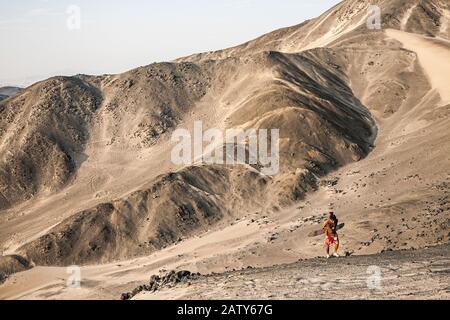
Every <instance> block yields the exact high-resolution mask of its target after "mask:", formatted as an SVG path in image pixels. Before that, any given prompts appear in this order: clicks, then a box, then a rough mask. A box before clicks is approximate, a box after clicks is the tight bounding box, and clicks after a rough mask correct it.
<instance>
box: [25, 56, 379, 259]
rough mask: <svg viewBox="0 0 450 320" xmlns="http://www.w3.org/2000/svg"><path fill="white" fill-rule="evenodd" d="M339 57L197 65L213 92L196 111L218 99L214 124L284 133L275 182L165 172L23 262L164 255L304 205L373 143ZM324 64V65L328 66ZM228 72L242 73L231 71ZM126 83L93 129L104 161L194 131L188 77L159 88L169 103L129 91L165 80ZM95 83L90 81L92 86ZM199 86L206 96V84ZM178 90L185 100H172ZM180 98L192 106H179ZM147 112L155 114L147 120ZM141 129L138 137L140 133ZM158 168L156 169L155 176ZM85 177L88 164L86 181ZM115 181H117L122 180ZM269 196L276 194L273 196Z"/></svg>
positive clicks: (32, 250) (245, 172)
mask: <svg viewBox="0 0 450 320" xmlns="http://www.w3.org/2000/svg"><path fill="white" fill-rule="evenodd" d="M334 59H335V58H334V56H333V54H332V53H330V52H328V51H327V50H315V51H314V52H308V53H305V54H298V55H285V54H281V53H276V52H268V53H259V54H257V55H255V56H254V57H250V58H246V59H242V60H241V59H236V58H230V59H225V60H223V61H219V62H217V63H200V64H199V65H198V66H197V67H196V70H198V72H199V73H201V74H202V75H204V79H210V80H209V84H208V85H209V86H210V88H209V89H208V90H203V91H202V90H200V92H201V93H202V95H204V97H201V99H200V100H199V102H198V103H197V105H200V108H211V107H210V106H208V105H206V103H205V102H203V101H202V99H207V102H209V101H211V99H212V97H210V96H209V95H214V98H215V99H217V100H218V101H222V103H221V104H217V102H216V106H215V112H214V113H215V116H212V115H211V114H208V117H207V118H206V121H207V123H208V124H209V126H211V127H218V128H224V127H233V128H235V127H243V128H257V129H259V128H277V129H280V139H281V142H280V153H281V155H280V160H281V161H280V165H281V170H280V174H279V175H278V176H276V177H273V178H270V177H265V176H261V174H260V173H258V172H256V171H255V169H253V168H251V167H241V168H239V167H235V168H226V167H224V168H223V169H220V168H216V167H214V166H201V167H188V168H185V169H183V171H181V172H178V173H174V174H172V173H170V174H163V173H164V171H161V172H160V173H159V174H163V176H161V177H160V178H157V179H156V180H155V181H152V180H151V179H149V178H147V177H146V176H142V177H141V178H140V179H141V182H140V183H142V185H139V184H138V183H139V181H134V183H135V184H136V185H135V186H136V187H139V190H138V191H136V192H135V193H133V194H131V195H126V196H124V197H121V198H118V199H115V200H113V201H111V202H107V203H103V204H99V205H97V206H95V207H93V208H92V209H88V210H85V211H83V212H82V213H81V214H76V215H75V216H73V217H71V218H69V219H68V220H65V221H63V222H62V223H61V224H60V225H59V226H58V227H56V228H54V229H52V230H50V232H49V234H48V235H45V236H43V237H42V238H40V239H38V240H37V241H36V242H33V243H31V244H30V245H27V246H26V247H25V251H26V255H27V256H28V257H30V258H32V259H33V261H34V262H36V263H39V264H60V263H67V264H69V263H94V262H106V261H110V260H111V259H123V258H129V257H132V256H134V255H143V254H148V253H151V252H153V251H154V250H157V249H161V248H162V247H164V246H166V245H168V244H172V243H175V242H177V241H178V239H180V238H182V237H187V236H189V235H191V234H192V232H194V231H196V232H199V231H201V230H206V229H207V228H209V226H210V225H212V224H213V223H217V222H218V221H220V220H222V222H226V221H227V219H226V218H228V220H229V219H230V218H233V219H236V218H237V217H241V216H242V215H243V214H245V213H249V212H254V211H258V210H266V209H265V208H267V207H269V210H270V206H279V205H282V206H285V205H289V204H291V203H292V202H293V201H296V200H299V199H302V198H303V197H304V195H305V193H306V192H307V191H308V190H314V189H315V188H316V176H315V175H318V176H319V175H323V174H325V173H327V172H329V171H330V170H331V169H333V168H335V167H336V166H340V165H344V164H346V163H349V162H352V161H357V160H359V159H361V158H362V157H364V156H365V155H366V154H367V152H368V151H369V150H370V148H371V145H372V142H373V138H374V136H375V131H374V124H373V122H372V119H371V117H370V114H369V113H368V112H367V110H366V109H365V108H364V107H363V106H362V105H361V104H360V102H359V101H358V100H357V99H355V97H354V96H353V94H352V91H351V90H350V88H349V87H348V86H347V84H346V83H345V82H344V81H343V80H342V78H343V77H344V75H343V74H342V73H341V71H340V70H339V68H331V69H330V65H335V66H336V65H337V64H336V63H335V62H333V61H334ZM322 61H326V62H325V64H324V63H323V62H322ZM167 66H170V67H173V68H185V65H184V64H182V65H167V64H165V65H162V66H160V65H155V66H152V68H155V69H156V68H161V67H167ZM187 66H189V64H188V65H187ZM230 70H235V71H234V72H231V73H230ZM249 70H252V72H249ZM137 72H142V70H138V71H137ZM132 73H133V72H132ZM128 77H129V75H128V74H126V75H124V76H123V78H124V79H123V78H122V79H120V80H115V81H117V82H119V83H124V84H126V87H129V83H130V81H132V85H131V86H130V87H129V90H128V91H126V92H117V91H113V93H111V91H109V90H111V89H110V88H111V87H113V85H110V84H109V83H110V82H109V81H110V80H109V79H106V81H108V82H107V83H108V84H107V85H106V86H105V85H103V84H102V85H101V86H99V88H100V87H101V88H102V90H103V91H102V92H104V95H103V96H104V97H106V98H104V103H103V104H102V106H101V107H100V110H99V111H98V115H99V118H98V122H99V123H102V124H106V125H103V126H100V127H99V128H95V129H94V131H95V130H98V129H100V130H101V135H102V137H108V138H109V140H108V141H107V142H103V143H102V142H100V144H99V145H102V144H103V145H104V146H106V148H105V149H104V152H107V154H106V155H102V156H103V157H106V156H107V155H108V152H109V150H110V148H113V149H114V148H115V147H116V146H123V145H124V142H125V141H129V142H128V146H129V147H128V148H127V149H128V150H130V151H132V150H134V152H139V150H142V149H144V150H146V149H148V148H149V150H151V149H152V148H155V147H156V148H157V147H158V144H167V143H168V142H167V138H166V137H165V135H164V134H165V133H166V132H165V131H167V132H170V129H172V127H174V126H176V125H177V124H178V123H183V124H184V125H186V124H189V123H190V124H189V125H188V128H189V127H190V126H191V125H192V120H191V119H190V118H189V117H188V116H186V115H189V112H197V111H198V108H199V107H195V99H198V97H195V96H194V97H193V98H192V102H191V104H189V103H188V102H189V101H190V100H189V97H188V94H187V93H184V92H183V89H184V87H183V83H184V82H183V80H184V79H186V78H187V76H186V75H185V74H182V73H181V74H180V75H179V76H178V77H179V78H180V79H181V80H178V82H175V81H174V82H170V84H171V85H172V86H174V87H171V88H170V90H167V91H166V92H164V91H162V90H159V91H156V92H158V93H159V94H161V95H162V94H164V97H166V102H163V101H162V99H161V100H158V99H157V97H158V96H157V95H155V94H149V95H148V99H145V98H146V97H147V95H137V94H136V95H133V94H131V93H130V91H133V90H136V91H139V90H140V91H142V90H155V89H154V88H153V87H154V86H157V85H158V83H155V84H151V85H150V86H149V87H148V88H149V89H142V87H140V84H139V83H140V80H138V79H139V78H136V77H134V78H133V80H131V79H128ZM86 79H87V78H86ZM169 79H172V78H169ZM96 80H97V79H93V80H91V82H92V83H93V84H95V81H96ZM101 81H105V79H101ZM195 81H196V82H195V83H198V81H199V80H195ZM113 82H114V80H113ZM236 83H238V84H240V85H239V86H236ZM133 87H134V88H133ZM199 87H200V89H201V85H199ZM205 87H206V86H205ZM144 88H146V86H144ZM262 88H264V90H262ZM244 89H246V90H244ZM172 91H173V92H175V94H177V95H180V96H182V98H179V97H177V96H175V97H173V98H171V92H172ZM152 92H153V91H152ZM175 94H174V95H175ZM136 97H139V98H140V100H139V102H137V103H133V100H131V99H136ZM124 98H125V101H124V100H123V99H124ZM142 98H144V101H142ZM116 99H121V100H120V102H117V101H116ZM150 99H152V100H150ZM170 99H173V101H171V100H170ZM178 101H182V102H183V103H186V106H183V105H181V104H177V102H178ZM202 103H203V105H204V106H202ZM114 106H115V108H114ZM148 106H155V107H154V108H148ZM164 106H166V107H165V109H164ZM144 108H148V109H147V111H145V113H144V110H143V109H144ZM190 108H191V109H190ZM141 110H142V111H141ZM162 113H164V116H161V114H162ZM144 124H145V127H144ZM349 124H351V127H349ZM126 128H128V130H126ZM130 128H131V129H132V130H130ZM134 128H136V129H134ZM134 130H136V131H138V130H141V131H140V134H136V131H134ZM94 135H97V134H96V133H94ZM99 141H104V138H102V139H99ZM294 141H295V142H294ZM134 142H136V143H134ZM144 152H145V151H144ZM164 156H165V161H170V149H169V148H167V150H166V153H165V155H164ZM87 161H89V160H87ZM108 161H111V159H108ZM118 169H122V167H119V166H118ZM157 170H158V169H157V168H155V169H154V170H153V173H154V174H155V173H156V172H158V171H157ZM82 171H83V166H82V167H81V168H80V173H79V174H82ZM211 171H212V172H214V174H211ZM182 172H184V173H185V174H186V175H187V176H188V177H195V180H194V183H193V181H192V179H193V178H189V179H186V178H184V175H183V174H181V173H182ZM126 173H127V172H125V174H126ZM94 174H95V173H94ZM110 174H112V172H110ZM118 174H119V177H120V173H118ZM180 174H181V176H180ZM214 177H215V178H216V179H217V181H216V180H215V179H214ZM252 177H253V178H252ZM117 178H118V177H116V179H117ZM116 179H112V182H114V181H118V182H117V183H121V182H122V181H121V180H119V179H117V180H116ZM145 179H149V180H148V181H146V180H145ZM162 183H163V185H164V187H162V186H161V184H162ZM199 183H200V184H201V187H199V186H198V184H199ZM268 194H270V195H271V196H270V197H267V195H268ZM180 219H181V220H180ZM145 225H147V226H145ZM119 244H120V245H119Z"/></svg>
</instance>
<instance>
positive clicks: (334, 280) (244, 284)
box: [135, 245, 450, 300]
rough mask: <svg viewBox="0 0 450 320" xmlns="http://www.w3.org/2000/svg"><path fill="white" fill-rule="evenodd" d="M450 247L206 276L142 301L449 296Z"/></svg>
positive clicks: (140, 297) (147, 294) (145, 296)
mask: <svg viewBox="0 0 450 320" xmlns="http://www.w3.org/2000/svg"><path fill="white" fill-rule="evenodd" d="M449 272H450V246H449V245H446V246H441V247H435V248H430V249H424V250H418V251H399V252H387V253H383V254H380V255H373V256H359V257H347V258H333V259H330V260H325V259H324V258H321V259H311V260H308V261H300V262H297V263H294V264H290V265H282V266H275V267H270V268H264V269H251V270H244V271H235V272H229V273H225V274H220V275H210V276H206V277H202V278H200V279H199V280H192V281H190V282H188V283H186V284H181V285H179V286H175V287H174V288H164V289H161V290H159V291H156V292H153V293H151V292H143V293H141V294H139V295H137V296H136V297H135V299H136V300H145V299H151V300H155V299H162V300H164V299H186V300H190V299H218V300H221V299H224V300H230V299H231V300H236V299H237V300H245V299H256V300H258V299H283V300H284V299H326V300H342V299H345V300H347V299H377V300H379V299H445V300H448V299H450V282H449Z"/></svg>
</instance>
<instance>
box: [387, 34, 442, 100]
mask: <svg viewBox="0 0 450 320" xmlns="http://www.w3.org/2000/svg"><path fill="white" fill-rule="evenodd" d="M386 34H387V35H388V36H389V37H391V38H393V39H395V40H397V41H400V42H401V43H402V44H403V46H404V48H405V49H407V50H410V51H413V52H415V53H416V54H417V57H418V59H419V62H420V64H421V65H422V67H423V69H424V70H425V73H426V74H427V76H428V78H429V80H430V83H431V85H432V86H433V88H434V89H435V90H437V91H438V92H439V94H440V96H441V98H442V100H443V102H444V103H448V102H450V90H449V86H448V84H449V83H450V45H449V44H448V43H445V42H443V41H439V40H434V39H431V38H426V37H424V36H420V35H417V34H412V33H408V32H404V31H398V30H393V29H388V30H386Z"/></svg>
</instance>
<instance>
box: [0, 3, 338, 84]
mask: <svg viewBox="0 0 450 320" xmlns="http://www.w3.org/2000/svg"><path fill="white" fill-rule="evenodd" d="M338 2H339V0H271V1H269V0H166V1H162V0H128V1H126V0H95V1H93V0H18V1H12V0H0V86H4V85H20V86H25V85H29V84H31V83H33V82H35V81H38V80H42V79H45V78H48V77H50V76H54V75H74V74H78V73H85V74H105V73H120V72H124V71H127V70H130V69H133V68H135V67H139V66H142V65H147V64H150V63H152V62H160V61H170V60H172V59H175V58H178V57H182V56H185V55H189V54H192V53H199V52H204V51H210V50H217V49H223V48H227V47H231V46H234V45H238V44H241V43H243V42H246V41H248V40H251V39H253V38H255V37H257V36H260V35H262V34H264V33H267V32H270V31H273V30H275V29H278V28H281V27H287V26H291V25H295V24H298V23H301V22H303V21H304V20H306V19H310V18H314V17H316V16H318V15H320V14H321V13H323V12H324V11H325V10H327V9H329V8H331V7H332V6H334V5H335V4H337V3H338ZM78 8H79V12H80V15H79V16H80V19H79V21H80V24H79V26H80V28H79V29H78V28H77V25H78V24H77V21H78V19H77V16H78V15H77V10H78ZM68 10H69V11H70V10H72V11H70V12H68ZM69 26H70V28H69Z"/></svg>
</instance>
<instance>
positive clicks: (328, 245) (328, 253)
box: [326, 242, 330, 258]
mask: <svg viewBox="0 0 450 320" xmlns="http://www.w3.org/2000/svg"><path fill="white" fill-rule="evenodd" d="M326 246H327V258H329V257H330V244H329V243H328V242H327V243H326Z"/></svg>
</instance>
